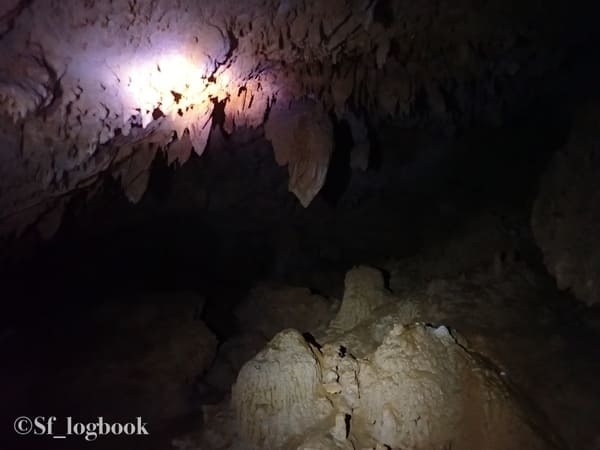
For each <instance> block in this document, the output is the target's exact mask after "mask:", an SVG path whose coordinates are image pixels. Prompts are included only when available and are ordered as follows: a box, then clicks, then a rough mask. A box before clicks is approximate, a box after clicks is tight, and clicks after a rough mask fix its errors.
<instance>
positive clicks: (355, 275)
mask: <svg viewBox="0 0 600 450" xmlns="http://www.w3.org/2000/svg"><path fill="white" fill-rule="evenodd" d="M388 296H389V292H388V291H387V290H386V288H385V282H384V279H383V274H382V273H381V272H380V271H379V270H377V269H374V268H371V267H366V266H360V267H355V268H354V269H352V270H350V271H349V272H348V273H347V274H346V278H345V280H344V298H343V300H342V306H341V307H340V310H339V312H338V314H337V316H336V317H335V319H334V320H333V321H332V323H331V328H333V329H335V330H340V331H347V330H350V329H352V328H354V327H355V326H356V325H358V324H359V323H360V322H361V321H363V320H366V319H369V318H371V313H372V312H373V311H374V310H375V309H377V308H379V307H381V306H383V305H384V304H385V303H386V301H387V300H388Z"/></svg>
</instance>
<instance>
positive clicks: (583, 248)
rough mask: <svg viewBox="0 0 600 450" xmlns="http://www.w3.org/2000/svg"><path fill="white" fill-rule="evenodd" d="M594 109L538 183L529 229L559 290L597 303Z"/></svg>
mask: <svg viewBox="0 0 600 450" xmlns="http://www.w3.org/2000/svg"><path fill="white" fill-rule="evenodd" d="M599 129H600V106H598V105H597V104H594V105H593V106H589V107H588V108H586V109H585V110H584V111H581V112H580V114H579V116H578V118H577V120H576V123H575V126H574V127H573V130H572V132H571V137H570V139H569V142H568V144H567V146H566V148H564V149H563V150H561V151H559V152H558V153H556V155H555V157H554V159H553V161H552V162H551V164H550V165H549V167H548V169H547V171H546V173H545V175H544V176H543V178H542V181H541V185H540V188H539V194H538V197H537V200H536V202H535V205H534V210H533V213H532V217H531V224H532V228H533V232H534V235H535V239H536V241H537V243H538V245H539V246H540V248H541V249H542V252H543V254H544V262H545V265H546V267H547V268H548V271H549V272H550V273H551V274H552V275H554V277H555V278H556V282H557V284H558V287H559V288H560V289H570V290H571V291H572V292H573V294H575V296H576V297H577V298H578V299H579V300H581V301H583V302H586V303H587V304H589V305H591V304H595V303H600V281H598V280H600V235H599V234H598V229H599V227H600V146H599V144H598V142H600V133H599V131H598V130H599Z"/></svg>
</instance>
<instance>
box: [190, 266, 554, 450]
mask: <svg viewBox="0 0 600 450" xmlns="http://www.w3.org/2000/svg"><path fill="white" fill-rule="evenodd" d="M346 281H347V283H346V289H347V292H346V295H345V296H344V303H345V304H343V305H342V308H341V311H340V314H341V317H350V318H353V319H352V320H353V321H354V322H356V323H357V326H355V327H354V328H352V329H345V330H344V333H342V334H341V335H339V338H338V337H336V336H338V335H336V334H335V332H332V333H330V335H329V337H328V340H327V343H325V344H324V345H322V346H319V345H318V344H315V345H313V344H309V343H307V342H306V341H305V340H304V339H303V337H302V336H301V335H300V333H299V332H297V331H295V330H291V329H288V330H284V331H282V332H281V333H279V334H277V335H276V336H275V337H274V338H273V340H272V341H271V342H270V343H269V344H268V345H267V346H266V348H265V349H264V350H262V351H261V352H260V353H259V354H258V355H256V356H255V357H254V358H253V359H251V360H250V361H248V362H247V363H246V364H245V365H244V367H243V368H242V370H241V371H240V373H239V376H238V379H237V382H236V384H235V386H234V388H233V390H232V400H231V405H230V407H231V409H232V410H233V415H232V416H231V417H230V419H229V420H228V421H226V422H225V423H223V424H221V425H220V426H219V427H217V428H214V427H213V426H211V425H209V426H207V428H206V429H205V431H204V433H203V436H202V437H201V438H199V441H200V442H204V444H202V445H199V446H198V447H190V446H187V447H184V446H180V448H190V449H191V448H206V445H207V444H206V443H207V442H208V441H207V436H213V437H214V436H218V439H217V441H218V442H221V443H222V445H221V446H220V447H219V448H229V449H238V448H239V449H241V448H247V449H250V448H257V449H258V448H260V449H282V450H283V449H286V450H287V449H290V450H291V449H302V450H309V449H311V450H313V449H385V448H388V449H428V450H429V449H432V450H445V449H449V448H457V449H461V450H521V449H525V448H527V449H539V450H542V449H564V448H565V447H564V445H563V444H562V442H561V440H560V439H559V438H556V437H555V436H554V434H553V432H552V431H551V428H550V427H549V425H548V424H547V423H546V422H545V419H544V418H542V417H541V415H539V413H538V412H537V411H536V410H535V409H534V408H533V407H531V406H529V404H528V403H527V402H525V401H522V400H521V398H520V396H519V395H518V394H517V393H516V392H515V390H514V389H513V388H512V386H511V384H510V382H509V380H508V379H507V377H506V374H505V373H503V372H502V370H500V369H498V368H496V366H494V365H493V364H492V363H490V362H489V361H488V360H487V359H486V358H484V357H483V356H481V355H479V354H478V353H475V352H474V351H472V350H470V349H469V348H468V344H467V342H466V341H465V340H464V338H462V337H461V336H459V335H458V334H457V333H455V332H451V331H450V330H449V329H448V328H447V327H445V326H437V327H436V326H430V325H425V324H423V323H419V322H417V323H413V324H409V325H403V324H402V323H401V322H402V321H403V318H402V317H401V314H400V312H401V311H403V309H402V308H399V309H398V310H397V311H396V312H395V313H392V314H390V313H389V312H390V311H395V308H393V307H390V305H389V304H388V300H389V301H391V297H389V294H388V293H387V291H385V289H384V286H383V280H382V278H381V274H380V273H379V272H378V271H376V270H375V269H371V268H368V267H360V268H355V269H353V270H352V271H350V272H349V274H348V277H347V279H346ZM361 283H362V284H361ZM370 293H371V294H372V295H369V294H370ZM358 298H362V299H363V300H364V299H367V300H368V299H375V300H374V302H373V304H379V305H381V306H380V307H379V308H377V309H371V308H370V307H366V306H365V305H369V304H370V303H369V302H368V301H367V302H366V303H365V302H363V301H357V299H358ZM353 307H356V308H357V309H358V310H359V311H360V312H361V314H362V315H361V316H359V315H355V314H350V313H351V309H352V308H353ZM342 311H345V312H344V313H343V314H342ZM357 318H362V319H363V320H360V321H357ZM336 322H338V323H339V322H340V320H339V317H338V318H336V319H335V320H334V321H333V323H336ZM341 322H342V323H345V324H349V323H351V321H350V320H345V321H341ZM378 333H382V336H381V337H379V336H377V334H378ZM348 334H354V335H355V336H362V337H363V338H364V339H365V340H366V341H369V342H370V343H369V344H368V345H362V348H358V350H359V351H358V352H355V348H354V347H353V341H348V340H345V338H346V336H347V335H348ZM348 342H350V344H348ZM360 345H361V344H359V347H360ZM369 349H370V350H369ZM222 408H224V409H223V411H227V407H226V406H224V405H223V406H222ZM225 416H226V414H225ZM225 416H224V417H225ZM215 433H216V434H215Z"/></svg>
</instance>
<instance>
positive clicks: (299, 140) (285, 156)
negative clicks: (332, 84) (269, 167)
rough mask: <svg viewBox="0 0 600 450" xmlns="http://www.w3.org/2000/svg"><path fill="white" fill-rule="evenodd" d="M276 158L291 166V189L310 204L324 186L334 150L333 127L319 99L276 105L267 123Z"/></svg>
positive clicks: (289, 168) (280, 162)
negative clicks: (317, 102) (317, 100)
mask: <svg viewBox="0 0 600 450" xmlns="http://www.w3.org/2000/svg"><path fill="white" fill-rule="evenodd" d="M265 136H266V138H267V139H269V140H270V141H271V142H272V144H273V150H274V151H275V159H276V160H277V163H278V164H279V165H280V166H284V165H287V166H288V171H289V175H290V182H289V190H290V192H293V193H294V194H295V195H296V197H298V199H299V200H300V203H302V206H304V207H307V206H308V205H309V204H310V202H311V201H312V200H313V198H314V197H315V196H316V195H317V194H318V192H319V191H320V190H321V188H322V187H323V184H324V183H325V178H326V176H327V170H328V168H329V160H330V158H331V153H332V151H333V127H332V125H331V121H330V120H329V117H327V114H326V112H325V111H324V110H323V109H322V107H320V106H319V105H318V104H316V103H315V102H311V101H304V102H294V103H293V104H292V105H290V106H289V107H288V106H287V105H280V104H276V105H275V106H274V107H273V109H272V110H271V113H270V116H269V119H268V121H267V123H266V124H265Z"/></svg>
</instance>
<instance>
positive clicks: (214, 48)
mask: <svg viewBox="0 0 600 450" xmlns="http://www.w3.org/2000/svg"><path fill="white" fill-rule="evenodd" d="M572 10H573V8H571V7H570V6H568V5H567V4H566V3H564V2H563V3H560V2H559V3H558V4H555V3H547V2H533V1H531V2H506V1H487V2H473V1H465V0H459V1H455V2H440V1H434V0H421V1H417V2H408V1H400V0H396V1H394V0H391V1H390V0H334V1H327V2H319V1H313V0H303V1H292V0H273V1H269V0H261V1H257V0H251V1H223V0H205V1H202V2H198V1H193V0H177V1H175V0H152V1H151V0H114V1H84V2H82V1H80V0H60V1H59V0H44V1H36V0H3V1H2V3H1V5H0V54H2V59H1V60H0V115H1V116H2V120H1V122H0V143H1V147H2V151H1V152H0V158H1V160H0V171H1V172H0V229H1V231H2V233H1V234H2V235H6V234H8V233H17V234H19V233H21V232H22V231H23V230H24V229H26V228H27V227H29V226H32V225H33V226H35V227H37V229H38V230H39V232H40V233H41V234H42V236H46V237H48V236H51V235H52V234H53V233H54V232H55V231H56V229H57V227H58V226H59V225H60V222H61V216H62V214H63V211H64V209H65V205H66V204H67V203H68V202H69V200H70V199H71V198H72V195H73V194H74V193H76V192H82V191H84V192H88V195H93V193H94V189H95V187H96V186H97V185H98V184H99V183H98V182H99V180H100V179H101V178H102V177H103V176H106V175H110V176H112V177H114V178H115V179H116V180H118V181H119V182H120V184H121V185H122V187H123V190H124V192H125V193H126V195H127V197H128V199H129V200H130V201H131V202H137V201H139V199H140V198H141V197H142V195H143V194H144V192H145V189H146V187H147V183H148V179H149V173H150V165H151V162H152V160H153V159H154V157H155V155H156V153H157V152H166V155H167V157H168V161H169V163H170V164H179V165H181V164H184V163H185V162H186V160H188V158H189V157H190V154H191V152H192V151H194V152H195V153H197V154H198V155H201V154H202V153H203V151H204V150H205V147H206V145H207V142H208V140H209V138H210V135H211V132H213V130H216V129H220V131H221V132H223V133H225V134H231V133H236V130H240V129H246V128H262V129H264V135H265V137H266V138H267V139H268V140H269V141H270V142H271V143H272V146H273V150H274V152H275V157H276V161H277V163H278V164H279V165H287V167H288V171H289V190H290V191H291V192H293V193H294V194H295V195H296V197H297V198H298V200H299V201H300V202H301V203H302V205H303V206H305V207H306V206H308V205H309V204H310V203H311V201H312V200H313V198H314V197H315V195H317V193H318V192H319V190H320V189H321V187H322V186H323V183H324V181H325V178H326V175H327V170H328V165H329V162H330V159H331V154H332V151H333V148H334V145H333V129H332V124H331V119H332V118H333V117H335V118H336V119H338V120H345V121H346V122H347V123H349V124H350V127H351V131H352V135H353V139H354V142H355V147H354V149H353V156H352V163H353V167H354V168H356V169H364V168H366V166H367V165H368V152H369V140H368V136H367V135H368V131H367V130H368V129H369V128H371V127H374V126H377V124H378V123H380V122H382V121H385V120H389V119H393V120H397V121H400V122H401V123H405V124H413V125H419V124H423V123H428V124H431V123H433V124H435V125H436V126H439V127H440V128H443V129H449V130H452V129H455V128H456V127H461V126H464V125H465V124H468V123H470V122H472V121H474V120H479V121H489V122H494V121H496V122H497V121H501V120H502V117H503V116H504V115H505V114H506V113H507V112H510V111H513V110H516V109H518V108H520V107H521V106H523V104H525V103H526V102H527V101H528V99H530V98H531V97H532V96H534V95H535V94H536V92H535V91H536V89H535V88H533V89H532V86H539V87H540V89H543V86H545V84H544V83H545V80H548V79H551V77H552V74H553V73H554V72H555V71H556V70H557V68H558V67H559V66H560V64H561V63H562V62H563V59H564V57H565V55H566V54H567V51H568V49H569V48H570V47H571V46H573V45H575V44H576V43H577V42H578V40H579V39H581V38H582V36H584V35H585V33H586V27H582V26H581V24H580V23H577V24H575V22H574V21H573V20H572V17H571V16H572V15H573V13H572ZM579 14H580V15H581V11H579Z"/></svg>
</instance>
